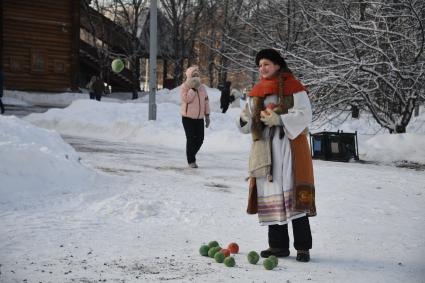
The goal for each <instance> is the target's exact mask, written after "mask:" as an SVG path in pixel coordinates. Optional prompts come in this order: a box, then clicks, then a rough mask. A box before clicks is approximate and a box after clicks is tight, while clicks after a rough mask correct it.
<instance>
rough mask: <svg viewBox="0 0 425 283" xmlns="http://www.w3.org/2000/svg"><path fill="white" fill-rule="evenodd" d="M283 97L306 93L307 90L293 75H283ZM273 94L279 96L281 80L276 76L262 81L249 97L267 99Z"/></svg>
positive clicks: (285, 73)
mask: <svg viewBox="0 0 425 283" xmlns="http://www.w3.org/2000/svg"><path fill="white" fill-rule="evenodd" d="M282 78H283V96H288V95H292V94H294V93H296V92H299V91H303V90H304V91H306V88H305V87H304V86H303V85H302V84H301V82H300V81H299V80H297V79H296V78H295V77H294V75H293V74H292V73H288V72H284V73H282ZM271 94H279V78H278V76H274V77H272V78H269V79H265V78H263V79H261V80H260V81H259V82H258V83H257V84H256V85H255V86H254V87H253V88H252V90H251V92H250V93H249V94H248V96H251V97H266V96H268V95H271Z"/></svg>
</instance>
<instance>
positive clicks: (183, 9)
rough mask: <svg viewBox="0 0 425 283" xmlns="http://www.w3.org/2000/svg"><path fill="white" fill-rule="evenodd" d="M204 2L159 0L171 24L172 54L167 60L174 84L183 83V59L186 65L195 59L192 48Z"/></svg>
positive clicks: (195, 55) (204, 0)
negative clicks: (172, 68)
mask: <svg viewBox="0 0 425 283" xmlns="http://www.w3.org/2000/svg"><path fill="white" fill-rule="evenodd" d="M205 4H206V0H161V5H162V10H164V12H165V16H166V18H167V19H168V20H169V22H170V24H171V29H172V30H171V31H170V33H171V36H172V42H173V45H174V46H173V51H174V52H173V54H172V57H171V58H169V60H170V61H171V62H173V63H174V79H175V83H176V84H180V83H181V82H182V81H183V70H184V63H185V59H187V61H188V65H190V64H192V63H193V62H194V60H195V58H197V54H196V53H195V52H194V51H195V50H194V46H195V42H196V39H197V36H198V34H199V31H200V29H201V27H202V21H203V20H204V19H203V18H202V16H203V11H204V8H205Z"/></svg>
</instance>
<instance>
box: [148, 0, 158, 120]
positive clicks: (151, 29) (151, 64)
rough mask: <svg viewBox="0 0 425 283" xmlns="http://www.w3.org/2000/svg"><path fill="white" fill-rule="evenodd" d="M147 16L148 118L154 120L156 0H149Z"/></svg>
mask: <svg viewBox="0 0 425 283" xmlns="http://www.w3.org/2000/svg"><path fill="white" fill-rule="evenodd" d="M149 16H150V18H149V120H156V103H155V95H156V54H157V40H158V38H157V0H151V3H150V9H149Z"/></svg>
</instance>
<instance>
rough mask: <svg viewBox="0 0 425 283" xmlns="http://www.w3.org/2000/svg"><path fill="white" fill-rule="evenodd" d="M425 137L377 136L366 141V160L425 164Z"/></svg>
mask: <svg viewBox="0 0 425 283" xmlns="http://www.w3.org/2000/svg"><path fill="white" fill-rule="evenodd" d="M424 145H425V135H420V134H409V133H406V134H399V135H388V134H387V135H377V136H375V137H373V138H371V139H369V140H367V141H366V147H365V148H366V152H365V156H364V159H365V160H378V161H381V162H406V161H407V162H415V163H421V164H425V146H424Z"/></svg>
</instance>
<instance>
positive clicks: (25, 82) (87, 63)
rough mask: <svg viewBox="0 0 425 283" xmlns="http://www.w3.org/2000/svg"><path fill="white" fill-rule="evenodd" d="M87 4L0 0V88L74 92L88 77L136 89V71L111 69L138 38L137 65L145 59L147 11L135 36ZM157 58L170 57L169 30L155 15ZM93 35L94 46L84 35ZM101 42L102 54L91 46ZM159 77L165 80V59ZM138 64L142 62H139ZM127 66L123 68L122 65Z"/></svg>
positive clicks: (87, 0) (115, 86) (67, 0)
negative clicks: (0, 79)
mask: <svg viewBox="0 0 425 283" xmlns="http://www.w3.org/2000/svg"><path fill="white" fill-rule="evenodd" d="M88 3H90V0H60V1H58V0H34V1H26V0H0V52H1V56H0V70H1V71H2V72H3V73H4V77H5V80H4V87H5V88H6V89H10V90H24V91H48V92H49V91H50V92H63V91H78V90H79V88H84V87H85V86H86V84H87V82H88V81H89V80H90V78H91V77H92V76H93V75H101V76H102V77H103V79H104V81H105V82H106V83H107V84H108V85H109V86H111V88H112V90H113V91H133V92H134V91H137V90H139V89H140V81H139V78H140V77H141V72H140V68H139V69H138V70H136V71H134V70H129V69H128V68H125V69H124V70H123V71H122V72H120V73H119V74H116V73H114V72H112V71H111V69H110V67H109V66H110V63H111V62H112V60H113V59H114V58H116V56H119V57H121V58H125V57H126V56H127V54H126V49H128V48H123V47H125V46H131V45H132V43H134V40H140V42H141V45H142V48H141V49H140V50H139V51H138V52H139V53H138V54H137V56H138V58H139V61H140V62H143V60H142V59H143V58H147V57H149V51H148V50H149V38H148V35H149V30H148V27H149V16H148V14H149V9H145V10H144V11H143V16H142V19H141V20H142V21H141V22H142V24H141V30H142V33H141V35H140V37H139V38H135V37H133V36H131V35H130V34H129V33H128V32H127V31H126V30H125V29H124V28H123V27H121V26H119V25H117V24H116V23H114V22H112V21H111V20H110V19H109V18H106V17H105V16H104V15H102V14H100V13H99V12H97V11H95V10H94V9H92V8H91V7H90V6H88ZM158 21H159V25H158V37H159V38H160V40H159V42H158V57H159V58H161V57H168V58H169V57H170V56H171V55H170V54H172V52H171V50H170V48H171V47H170V46H172V45H171V44H170V43H169V42H170V36H169V30H170V29H169V26H168V23H167V21H166V19H165V18H164V17H163V15H162V14H161V13H160V12H158ZM88 33H89V34H92V35H95V40H94V41H95V42H96V43H94V42H92V41H90V40H89V41H88V40H86V38H85V35H86V34H88ZM98 42H103V43H105V46H107V50H102V49H101V48H99V47H98V46H96V44H97V43H98ZM159 65H160V66H163V68H162V69H163V76H158V78H159V79H160V80H163V81H165V79H166V77H167V64H166V61H165V60H162V62H161V63H160V64H159ZM140 66H142V63H140ZM127 67H128V66H127Z"/></svg>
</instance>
